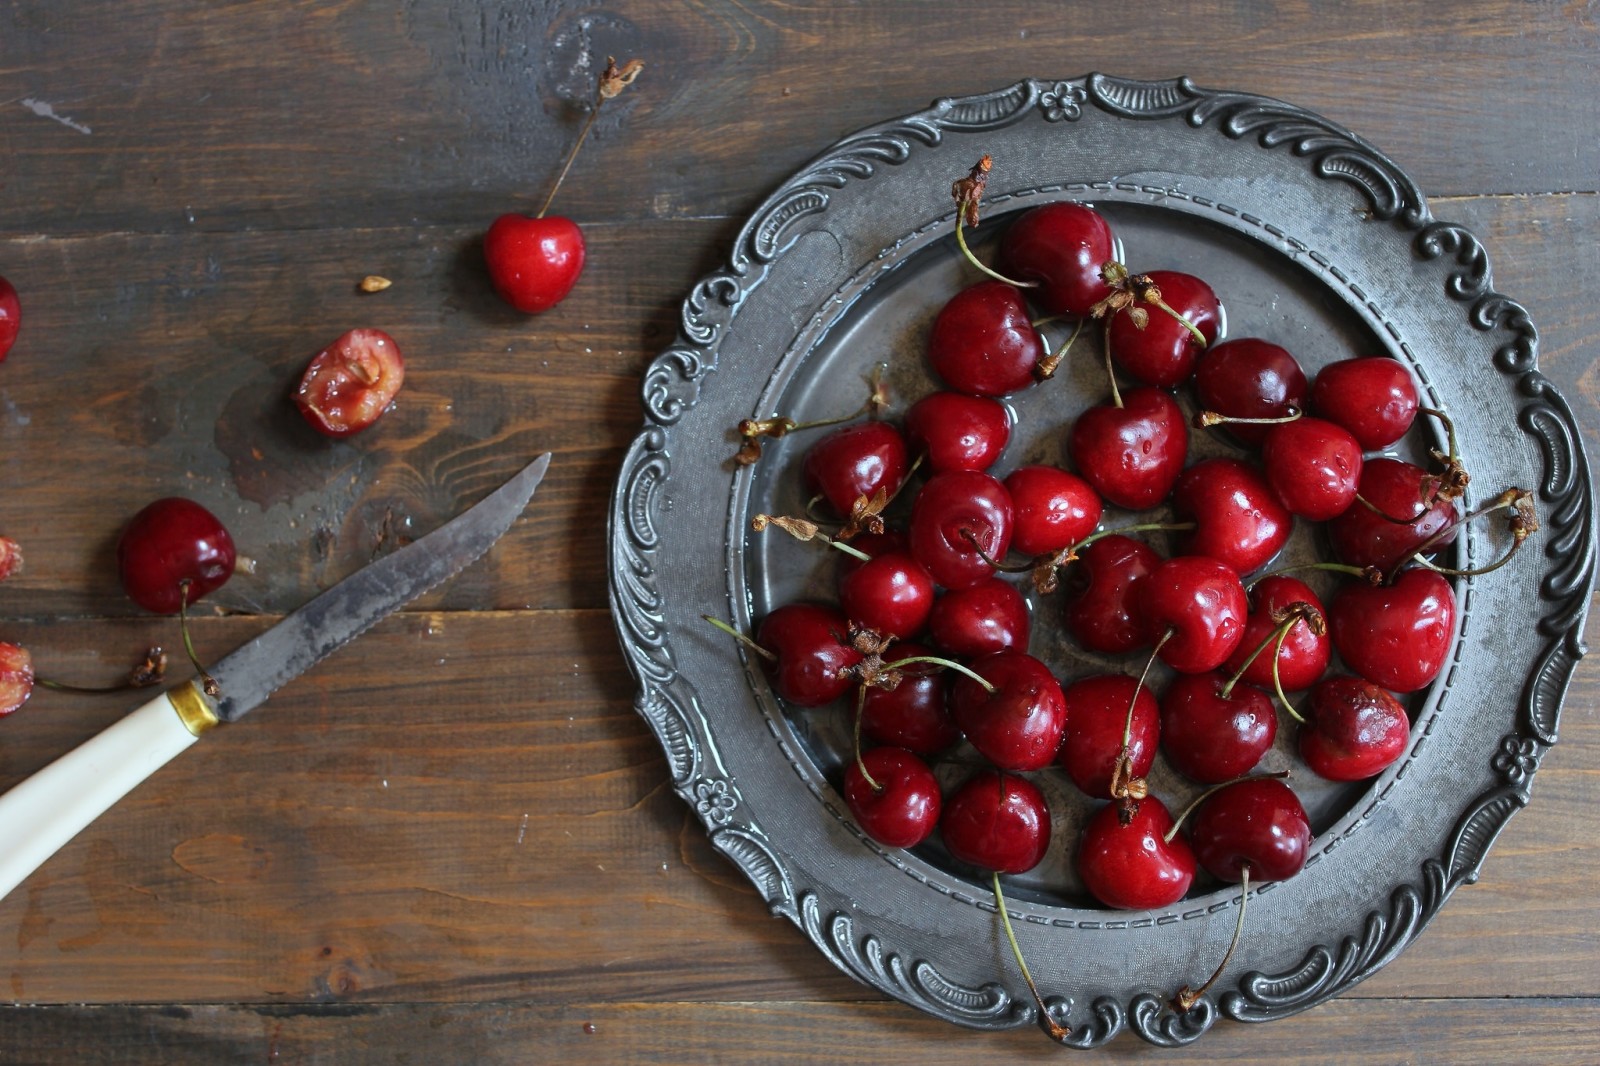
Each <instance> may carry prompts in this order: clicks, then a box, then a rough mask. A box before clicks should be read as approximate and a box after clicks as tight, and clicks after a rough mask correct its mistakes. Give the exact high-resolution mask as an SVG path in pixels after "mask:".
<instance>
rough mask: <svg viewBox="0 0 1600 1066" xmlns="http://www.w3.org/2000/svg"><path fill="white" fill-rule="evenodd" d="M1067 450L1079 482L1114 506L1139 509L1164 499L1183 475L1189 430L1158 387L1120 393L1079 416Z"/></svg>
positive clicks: (1179, 413) (1175, 407)
mask: <svg viewBox="0 0 1600 1066" xmlns="http://www.w3.org/2000/svg"><path fill="white" fill-rule="evenodd" d="M1069 447H1070V449H1071V452H1072V461H1073V462H1074V463H1075V464H1076V465H1077V467H1078V472H1079V473H1080V474H1082V475H1083V477H1084V480H1086V481H1088V482H1089V484H1090V485H1092V486H1094V488H1095V491H1097V492H1099V493H1100V495H1101V497H1102V498H1104V499H1106V500H1108V501H1109V502H1111V503H1114V504H1116V505H1117V506H1118V507H1126V508H1128V509H1129V510H1134V511H1142V510H1146V509H1147V508H1151V507H1154V506H1155V505H1156V504H1158V503H1160V502H1161V501H1162V500H1164V499H1166V498H1167V494H1168V493H1169V492H1171V491H1172V486H1173V483H1174V482H1175V481H1177V480H1178V475H1179V474H1181V473H1182V472H1183V461H1184V459H1185V458H1186V457H1187V456H1188V453H1189V431H1188V428H1187V427H1186V426H1185V425H1184V421H1183V412H1182V411H1181V410H1179V408H1178V405H1177V403H1176V401H1174V400H1173V399H1172V397H1171V396H1169V395H1167V394H1166V393H1165V392H1163V391H1162V390H1160V389H1157V388H1151V387H1144V388H1137V389H1132V390H1130V391H1128V392H1125V393H1123V394H1122V406H1121V407H1114V406H1112V405H1110V404H1100V405H1098V406H1095V407H1091V408H1089V409H1088V410H1087V411H1085V412H1083V414H1081V415H1079V416H1078V420H1077V421H1076V422H1075V423H1074V424H1073V426H1072V435H1071V438H1070V443H1069Z"/></svg>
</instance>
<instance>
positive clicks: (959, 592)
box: [928, 577, 1030, 659]
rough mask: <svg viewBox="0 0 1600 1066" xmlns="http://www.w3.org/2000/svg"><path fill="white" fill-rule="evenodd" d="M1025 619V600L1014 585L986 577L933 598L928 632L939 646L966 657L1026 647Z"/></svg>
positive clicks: (1026, 623)
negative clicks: (935, 598)
mask: <svg viewBox="0 0 1600 1066" xmlns="http://www.w3.org/2000/svg"><path fill="white" fill-rule="evenodd" d="M1029 623H1030V619H1029V615H1028V602H1027V600H1025V599H1024V598H1023V596H1022V593H1021V592H1018V591H1017V587H1016V586H1015V585H1012V584H1010V583H1009V582H1006V581H1002V580H1001V579H999V578H997V577H990V578H985V579H983V580H982V581H979V582H978V583H976V584H974V585H968V586H967V587H966V588H961V589H951V590H949V591H948V592H945V593H944V594H943V595H941V596H940V597H939V598H938V599H937V600H935V601H934V604H933V612H932V614H930V615H929V617H928V636H929V639H931V640H932V641H933V643H934V644H935V645H936V646H938V647H939V648H940V649H942V650H944V651H947V652H949V653H950V654H951V655H954V656H956V657H957V658H961V659H969V658H976V657H977V656H980V655H989V654H991V653H993V652H997V651H1005V650H1006V649H1007V648H1018V649H1021V650H1024V651H1026V650H1027V647H1028V632H1029V629H1030V624H1029Z"/></svg>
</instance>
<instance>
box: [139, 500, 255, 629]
mask: <svg viewBox="0 0 1600 1066" xmlns="http://www.w3.org/2000/svg"><path fill="white" fill-rule="evenodd" d="M235 559H236V553H235V551H234V547H233V538H232V537H231V536H229V535H228V531H227V530H226V529H225V528H223V525H222V523H221V522H220V521H218V519H217V516H216V515H214V514H212V513H211V512H210V511H208V510H206V509H205V508H204V507H202V506H200V505H199V504H198V503H195V502H194V501H193V500H186V499H183V498H181V497H178V496H167V497H164V498H163V499H159V500H156V501H155V502H154V503H152V504H150V505H148V506H147V507H145V508H144V509H143V510H141V511H140V512H139V513H138V514H136V515H134V516H133V519H132V521H130V522H129V523H128V525H127V528H125V529H124V530H123V531H122V536H121V538H120V539H118V541H117V573H118V574H119V575H120V576H121V578H122V587H123V589H124V590H126V592H127V593H128V596H129V598H130V599H132V600H133V602H134V603H137V604H138V605H139V606H140V607H143V608H144V609H145V610H147V611H154V612H155V613H157V614H175V613H177V611H178V609H179V608H180V607H182V606H184V605H185V604H193V603H194V602H195V601H196V600H199V599H200V598H202V597H204V596H207V595H210V594H211V593H212V592H215V591H216V590H217V589H219V588H221V587H222V586H223V585H224V584H225V583H226V582H227V580H228V578H230V577H232V576H233V566H234V562H235Z"/></svg>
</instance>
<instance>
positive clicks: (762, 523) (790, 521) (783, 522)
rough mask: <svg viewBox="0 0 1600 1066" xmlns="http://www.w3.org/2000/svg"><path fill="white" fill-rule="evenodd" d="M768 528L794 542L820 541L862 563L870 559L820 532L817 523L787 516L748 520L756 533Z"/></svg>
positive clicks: (761, 517) (767, 516)
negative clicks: (779, 531) (780, 531)
mask: <svg viewBox="0 0 1600 1066" xmlns="http://www.w3.org/2000/svg"><path fill="white" fill-rule="evenodd" d="M770 526H777V527H778V528H779V529H781V530H783V531H784V532H785V533H787V534H789V536H791V537H793V538H794V539H795V540H800V541H811V540H820V541H822V543H824V544H826V545H827V546H828V547H830V548H837V549H839V550H840V551H842V552H844V553H845V554H846V555H850V556H854V557H855V558H857V559H860V560H861V561H862V562H867V561H868V560H870V559H871V558H872V556H870V555H868V554H867V553H866V552H864V551H862V550H861V549H860V548H855V547H851V546H850V545H849V544H846V543H845V542H844V541H842V540H835V539H834V538H833V537H831V536H829V535H828V534H827V533H824V532H823V531H822V527H821V526H819V525H817V523H815V522H812V521H809V520H808V519H804V518H790V517H789V516H788V515H771V514H758V515H756V516H755V517H754V518H752V519H750V528H751V529H752V530H754V531H755V532H757V533H765V532H766V531H767V529H768V527H770Z"/></svg>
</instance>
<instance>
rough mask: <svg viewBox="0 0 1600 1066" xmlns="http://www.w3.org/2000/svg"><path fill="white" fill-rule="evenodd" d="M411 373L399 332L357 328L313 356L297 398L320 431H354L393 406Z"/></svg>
mask: <svg viewBox="0 0 1600 1066" xmlns="http://www.w3.org/2000/svg"><path fill="white" fill-rule="evenodd" d="M405 379H406V364H405V360H404V359H402V358H401V356H400V346H399V345H397V344H396V343H395V342H394V338H393V337H391V336H389V335H388V334H387V333H385V332H383V330H381V329H353V330H350V331H349V332H348V333H345V334H344V335H343V336H341V337H340V338H339V339H338V340H336V341H334V342H333V343H332V344H330V345H328V346H327V347H326V348H324V349H322V351H320V352H318V353H317V354H316V355H314V356H312V357H311V362H310V363H309V364H308V365H307V366H306V370H305V373H304V374H303V375H302V376H301V378H300V384H299V385H298V386H297V387H296V388H295V392H294V402H295V406H297V407H299V408H300V413H301V414H302V415H304V416H305V419H306V421H307V422H310V423H311V425H312V427H313V428H315V429H316V430H317V431H318V432H319V433H324V434H326V435H327V436H330V437H348V436H350V434H352V433H355V432H356V431H358V430H362V429H366V428H367V427H368V426H370V425H372V423H374V422H376V421H377V420H378V416H379V415H381V414H383V412H384V411H386V410H388V408H389V404H391V403H392V402H394V397H395V393H397V392H399V391H400V386H401V384H402V383H404V381H405Z"/></svg>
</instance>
